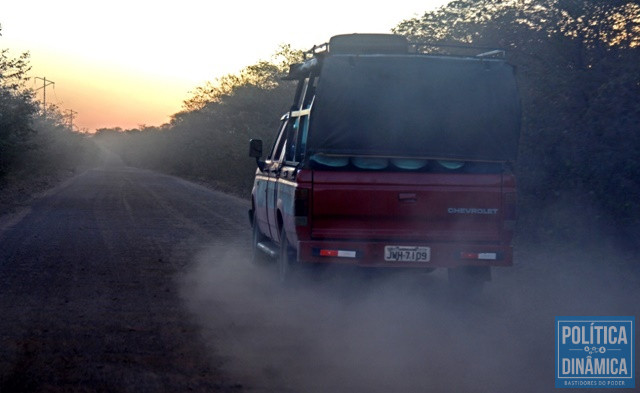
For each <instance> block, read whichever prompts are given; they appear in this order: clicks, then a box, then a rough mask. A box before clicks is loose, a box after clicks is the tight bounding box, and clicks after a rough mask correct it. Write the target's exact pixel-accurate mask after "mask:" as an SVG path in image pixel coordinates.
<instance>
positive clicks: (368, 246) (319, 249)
mask: <svg viewBox="0 0 640 393" xmlns="http://www.w3.org/2000/svg"><path fill="white" fill-rule="evenodd" d="M387 246H399V247H416V248H417V247H420V250H423V251H424V250H425V248H428V253H429V259H428V260H426V261H420V262H408V261H397V260H392V261H389V260H385V247H387ZM298 260H299V261H300V262H303V263H339V264H347V265H356V266H362V267H416V268H434V267H457V266H511V265H513V249H512V247H511V246H504V245H489V244H460V243H450V244H449V243H437V244H416V243H410V244H409V243H403V242H397V241H388V242H358V241H326V240H324V241H314V240H311V241H299V242H298Z"/></svg>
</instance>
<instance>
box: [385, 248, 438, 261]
mask: <svg viewBox="0 0 640 393" xmlns="http://www.w3.org/2000/svg"><path fill="white" fill-rule="evenodd" d="M384 260H385V261H388V262H429V261H430V260H431V248H429V247H417V246H415V247H414V246H385V247H384Z"/></svg>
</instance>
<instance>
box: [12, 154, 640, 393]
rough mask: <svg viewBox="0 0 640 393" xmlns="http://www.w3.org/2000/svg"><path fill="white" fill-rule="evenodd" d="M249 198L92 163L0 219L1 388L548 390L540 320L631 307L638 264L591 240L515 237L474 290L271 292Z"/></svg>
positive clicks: (424, 281)
mask: <svg viewBox="0 0 640 393" xmlns="http://www.w3.org/2000/svg"><path fill="white" fill-rule="evenodd" d="M247 208H248V204H247V202H246V201H243V200H240V199H237V198H233V197H229V196H226V195H224V194H220V193H217V192H214V191H211V190H209V189H206V188H204V187H201V186H198V185H194V184H192V183H189V182H186V181H182V180H179V179H176V178H172V177H168V176H163V175H159V174H156V173H153V172H149V171H142V170H138V169H133V168H127V167H106V168H101V169H96V170H91V171H88V172H86V173H84V174H82V175H80V176H78V177H76V178H73V179H72V180H71V181H69V182H67V183H66V184H64V185H63V186H61V187H59V188H58V189H56V190H53V191H52V192H50V193H49V194H48V195H47V196H45V197H43V198H41V199H39V200H37V201H36V202H35V203H33V204H32V206H31V208H30V209H29V210H28V211H25V212H23V214H18V215H14V216H13V217H5V218H3V219H2V220H0V246H1V247H0V305H1V307H2V318H1V319H0V392H13V391H16V392H17V391H20V392H23V391H24V392H31V391H34V392H188V391H200V392H204V391H207V392H211V391H213V392H215V391H224V392H227V391H230V392H236V391H238V392H240V391H248V392H430V391H432V392H552V391H556V389H555V388H554V352H555V351H554V340H555V339H554V317H555V316H563V315H632V316H634V315H635V316H637V315H640V313H639V311H640V305H639V302H638V301H637V299H639V298H640V296H639V295H640V290H639V288H640V280H639V279H638V278H639V274H638V268H637V264H638V263H640V261H635V260H633V258H631V259H630V258H629V256H628V255H626V254H623V253H621V252H619V251H618V250H617V249H616V247H615V245H614V243H611V242H608V241H606V239H602V241H598V242H594V243H593V244H573V245H567V244H537V243H535V242H534V241H533V240H530V239H527V238H526V236H521V239H520V244H519V245H518V247H517V253H516V265H515V266H514V267H512V268H505V269H496V270H495V272H494V280H493V282H492V283H490V284H489V285H488V287H487V289H486V291H485V293H484V294H483V295H482V296H480V297H478V298H474V299H462V300H461V299H456V298H452V297H451V296H449V294H448V292H447V285H446V275H445V274H444V272H438V271H436V272H434V273H432V274H428V275H427V274H417V273H416V272H415V271H409V272H392V273H387V274H367V273H366V272H359V271H357V270H350V269H345V268H328V269H324V270H317V271H313V272H311V274H308V275H306V276H305V277H302V278H301V280H300V281H299V282H298V283H297V285H294V286H292V287H288V288H282V287H281V286H279V285H278V284H277V283H276V280H275V269H273V266H269V265H267V266H252V265H251V264H250V262H249V259H250V258H249V257H248V254H249V253H248V246H249V232H250V231H249V227H248V220H247V215H246V210H247ZM636 337H638V335H637V332H636ZM637 353H638V346H637V345H636V355H637ZM636 358H637V356H636ZM600 391H602V390H600Z"/></svg>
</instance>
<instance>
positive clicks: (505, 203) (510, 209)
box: [502, 192, 518, 231]
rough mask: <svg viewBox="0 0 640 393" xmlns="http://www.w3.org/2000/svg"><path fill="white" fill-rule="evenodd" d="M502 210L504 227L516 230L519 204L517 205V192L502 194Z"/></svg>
mask: <svg viewBox="0 0 640 393" xmlns="http://www.w3.org/2000/svg"><path fill="white" fill-rule="evenodd" d="M502 198H503V199H502V211H503V214H504V215H503V220H504V229H507V230H511V231H513V230H515V227H516V217H517V213H518V212H517V206H516V193H515V192H505V193H504V194H503V196H502Z"/></svg>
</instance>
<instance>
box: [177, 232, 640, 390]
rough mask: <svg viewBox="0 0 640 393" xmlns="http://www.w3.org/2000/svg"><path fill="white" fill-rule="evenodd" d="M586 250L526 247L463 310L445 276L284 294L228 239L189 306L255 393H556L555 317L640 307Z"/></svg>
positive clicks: (202, 274) (613, 262)
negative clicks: (452, 294) (513, 263)
mask: <svg viewBox="0 0 640 393" xmlns="http://www.w3.org/2000/svg"><path fill="white" fill-rule="evenodd" d="M587 248H588V247H586V246H585V247H584V248H583V249H579V250H576V249H575V248H574V249H569V248H563V247H560V246H558V247H555V248H549V247H548V246H545V248H542V246H539V245H535V244H529V245H527V246H526V247H519V248H518V253H517V255H516V265H515V266H514V267H511V268H502V269H500V268H497V269H494V274H493V281H492V282H491V283H488V285H487V287H486V289H485V292H484V293H483V294H482V295H481V296H480V297H478V298H474V299H467V300H462V301H461V300H454V298H453V297H452V296H450V294H449V292H448V287H447V283H446V272H444V271H435V272H433V273H431V274H424V273H420V272H416V271H402V272H390V273H388V272H385V273H383V274H370V273H367V272H363V271H358V270H357V269H349V268H338V267H330V268H326V269H324V270H315V271H311V272H306V273H307V274H305V275H304V277H301V278H300V280H299V282H298V283H297V285H295V286H292V287H282V286H281V285H279V284H278V282H277V279H276V269H275V265H266V266H254V265H252V264H251V262H250V251H249V249H250V247H249V241H248V240H247V239H245V238H241V239H227V241H226V242H225V243H224V244H223V243H216V244H212V245H210V246H209V247H208V248H207V249H206V250H205V251H203V252H201V253H200V255H199V256H198V257H197V258H196V260H195V261H194V263H193V265H192V267H191V269H190V270H189V272H188V273H187V274H186V275H185V276H184V277H182V296H183V298H184V301H185V303H186V304H187V307H188V308H189V310H190V311H191V312H192V314H193V316H194V318H195V319H196V322H197V323H198V324H199V325H200V326H201V327H202V331H203V335H204V338H205V340H206V342H207V343H208V344H209V345H210V350H211V351H212V354H215V355H216V357H217V358H218V359H223V361H222V363H223V364H222V367H223V369H224V370H225V371H226V372H227V373H228V374H229V375H230V376H231V377H232V378H234V379H235V380H237V381H238V382H240V383H242V385H243V387H244V389H245V390H246V391H250V392H427V391H433V392H515V391H517V392H546V391H549V392H551V391H555V388H554V367H555V363H554V352H555V351H554V345H555V344H554V343H555V341H554V337H555V336H554V334H555V333H554V317H555V316H562V315H637V314H638V311H639V309H640V306H638V304H637V302H636V301H635V299H637V292H638V288H639V286H638V284H639V281H638V274H637V270H635V271H631V270H629V268H628V266H629V264H628V263H627V262H629V261H624V260H621V258H620V257H619V256H617V255H615V254H614V253H613V251H612V250H613V249H612V248H607V247H597V248H595V247H592V249H587ZM594 249H595V250H596V251H594Z"/></svg>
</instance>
